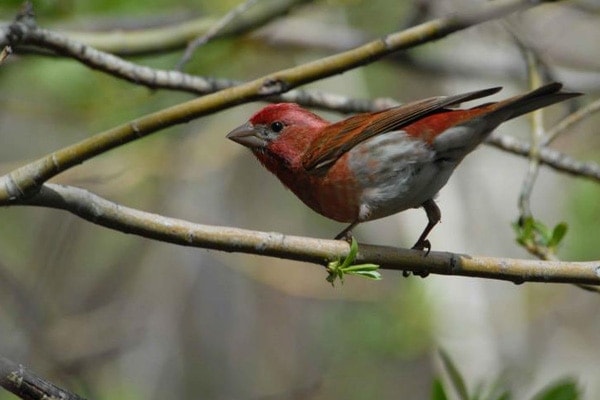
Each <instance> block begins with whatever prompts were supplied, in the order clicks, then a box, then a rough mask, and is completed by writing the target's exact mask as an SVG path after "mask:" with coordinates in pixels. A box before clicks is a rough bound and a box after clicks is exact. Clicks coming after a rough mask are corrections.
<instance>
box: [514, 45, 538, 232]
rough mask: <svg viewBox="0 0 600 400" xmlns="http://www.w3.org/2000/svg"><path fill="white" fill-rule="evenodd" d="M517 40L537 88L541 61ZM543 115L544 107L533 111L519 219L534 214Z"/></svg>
mask: <svg viewBox="0 0 600 400" xmlns="http://www.w3.org/2000/svg"><path fill="white" fill-rule="evenodd" d="M515 41H516V43H517V44H518V46H519V48H520V49H521V51H522V52H523V55H524V57H525V60H526V64H527V75H528V76H529V86H530V88H531V89H535V88H538V87H540V86H541V85H542V83H543V82H542V79H541V77H540V73H539V70H538V65H539V63H538V59H537V57H536V55H535V54H534V53H533V52H531V51H529V50H528V48H527V47H525V45H524V44H523V43H522V42H521V41H519V40H517V39H516V37H515ZM543 115H544V114H543V110H542V109H537V110H535V111H534V112H532V113H531V150H530V152H529V167H528V169H527V174H526V175H525V178H524V179H523V184H522V185H521V192H520V194H519V210H520V214H521V215H520V217H519V221H524V220H525V219H527V218H530V217H531V215H532V212H531V203H530V199H531V194H532V193H533V186H534V185H535V181H536V179H537V176H538V173H539V170H540V148H541V147H540V143H541V140H542V137H543V136H544V122H543Z"/></svg>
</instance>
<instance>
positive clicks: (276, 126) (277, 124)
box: [271, 121, 284, 133]
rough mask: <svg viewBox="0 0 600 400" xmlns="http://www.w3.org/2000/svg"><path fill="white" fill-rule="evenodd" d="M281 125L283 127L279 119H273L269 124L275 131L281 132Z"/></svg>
mask: <svg viewBox="0 0 600 400" xmlns="http://www.w3.org/2000/svg"><path fill="white" fill-rule="evenodd" d="M283 127H284V125H283V122H281V121H275V122H273V123H272V124H271V129H272V130H273V132H275V133H278V132H281V131H282V129H283Z"/></svg>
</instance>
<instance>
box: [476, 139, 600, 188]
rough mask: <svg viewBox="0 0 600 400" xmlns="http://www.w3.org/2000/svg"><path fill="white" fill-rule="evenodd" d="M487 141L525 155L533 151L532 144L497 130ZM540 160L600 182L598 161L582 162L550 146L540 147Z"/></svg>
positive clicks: (564, 170) (552, 166) (561, 170)
mask: <svg viewBox="0 0 600 400" xmlns="http://www.w3.org/2000/svg"><path fill="white" fill-rule="evenodd" d="M486 143H488V144H490V145H492V146H494V147H497V148H499V149H502V150H504V151H508V152H511V153H513V154H518V155H521V156H524V157H528V156H529V153H530V152H531V145H530V144H528V143H525V142H523V141H520V140H518V139H515V138H514V137H512V136H508V135H500V134H498V133H497V132H493V133H492V134H491V135H490V136H489V137H488V139H487V140H486ZM540 162H541V163H542V164H545V165H547V166H549V167H551V168H553V169H555V170H557V171H560V172H565V173H567V174H571V175H575V176H581V177H586V178H588V179H591V180H593V181H595V182H600V165H598V164H597V163H594V162H591V161H589V162H582V161H579V160H576V159H574V158H572V157H569V156H567V155H566V154H564V153H561V152H560V151H556V150H553V149H550V148H548V147H543V148H541V149H540Z"/></svg>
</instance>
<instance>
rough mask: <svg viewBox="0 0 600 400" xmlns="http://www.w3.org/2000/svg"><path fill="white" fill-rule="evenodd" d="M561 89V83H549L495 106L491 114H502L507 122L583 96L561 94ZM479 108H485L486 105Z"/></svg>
mask: <svg viewBox="0 0 600 400" xmlns="http://www.w3.org/2000/svg"><path fill="white" fill-rule="evenodd" d="M561 89H562V84H561V83H558V82H553V83H549V84H547V85H544V86H542V87H539V88H537V89H535V90H533V91H531V92H529V93H525V94H522V95H519V96H515V97H511V98H509V99H506V100H503V101H499V102H498V103H495V104H493V106H492V107H491V108H492V111H491V114H496V113H497V114H500V115H502V117H503V118H502V120H503V121H506V120H509V119H513V118H516V117H519V116H521V115H523V114H527V113H529V112H531V111H534V110H537V109H538V108H542V107H546V106H549V105H551V104H554V103H559V102H561V101H565V100H567V99H570V98H572V97H577V96H580V95H581V93H575V92H561V91H560V90H561ZM479 107H485V105H484V106H479ZM479 107H477V108H479Z"/></svg>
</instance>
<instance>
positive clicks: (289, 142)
mask: <svg viewBox="0 0 600 400" xmlns="http://www.w3.org/2000/svg"><path fill="white" fill-rule="evenodd" d="M328 124H329V123H328V122H327V121H326V120H324V119H322V118H321V117H319V116H318V115H316V114H313V113H312V112H310V111H308V110H305V109H303V108H302V107H300V106H299V105H297V104H294V103H278V104H270V105H268V106H266V107H264V108H263V109H262V110H260V111H258V112H257V113H256V114H254V115H253V116H252V117H251V118H250V120H249V121H248V122H246V123H245V124H244V125H241V126H239V127H237V128H236V129H234V130H232V131H231V132H229V134H227V138H228V139H231V140H233V141H234V142H236V143H239V144H241V145H243V146H246V147H248V148H249V149H250V150H252V152H253V153H254V154H255V155H256V157H257V158H258V159H259V160H260V161H261V162H262V163H263V164H265V166H266V167H267V168H269V169H272V165H271V164H273V163H275V164H277V163H282V162H283V163H285V164H287V165H288V166H290V167H294V166H296V165H297V163H298V162H299V158H300V157H301V156H302V154H303V153H304V151H305V150H306V149H307V147H308V145H309V144H310V143H311V142H312V140H313V139H314V138H315V137H316V136H317V135H318V133H319V131H320V130H321V129H322V128H323V127H324V126H327V125H328Z"/></svg>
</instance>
